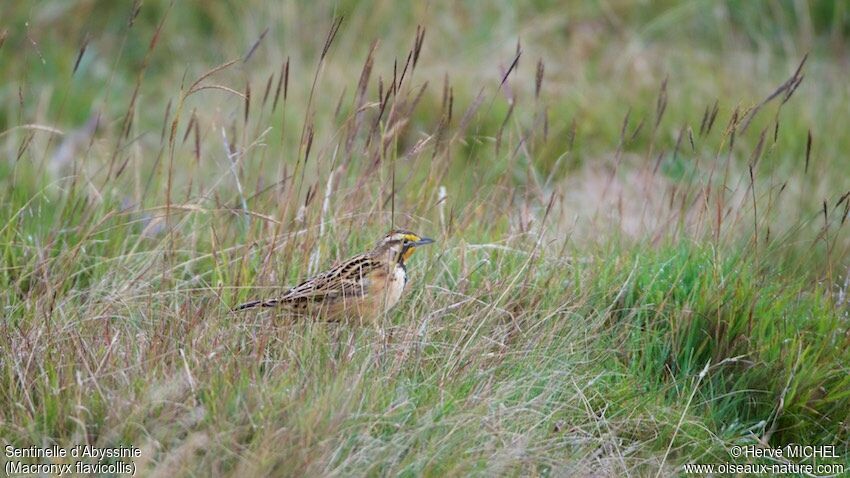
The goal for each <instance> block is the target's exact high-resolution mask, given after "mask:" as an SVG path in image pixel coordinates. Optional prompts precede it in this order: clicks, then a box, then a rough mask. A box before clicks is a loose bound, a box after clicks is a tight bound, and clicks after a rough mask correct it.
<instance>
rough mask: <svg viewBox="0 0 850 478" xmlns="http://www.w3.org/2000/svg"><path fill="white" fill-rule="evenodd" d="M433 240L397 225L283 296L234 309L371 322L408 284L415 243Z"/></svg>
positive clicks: (390, 305)
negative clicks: (279, 310) (265, 309)
mask: <svg viewBox="0 0 850 478" xmlns="http://www.w3.org/2000/svg"><path fill="white" fill-rule="evenodd" d="M432 242H434V240H433V239H429V238H427V237H422V236H419V235H418V234H414V233H412V232H410V231H405V230H403V229H395V230H393V231H390V233H389V234H387V235H386V236H384V238H383V239H381V240H380V241H379V242H378V244H377V245H376V246H375V247H374V248H373V249H372V250H371V251H369V252H366V253H363V254H358V255H356V256H354V257H351V258H349V259H348V260H345V261H343V262H342V263H340V264H338V265H337V266H335V267H333V268H331V269H330V270H327V271H325V272H322V273H320V274H317V275H316V276H314V277H311V278H309V279H307V280H305V281H304V282H302V283H300V284H298V285H297V286H295V287H293V288H291V289H289V290H288V291H286V293H284V294H283V295H282V296H280V297H278V298H275V299H269V300H254V301H251V302H246V303H244V304H241V305H238V306H236V307H235V308H234V309H233V310H234V311H240V310H246V309H253V308H255V307H281V308H283V309H285V310H287V311H290V312H292V313H294V314H296V315H300V316H310V317H318V318H322V319H325V320H332V321H333V320H346V319H348V320H355V321H356V320H359V321H360V322H374V321H375V320H377V318H379V317H380V316H381V315H382V314H383V313H384V312H386V311H388V310H389V309H390V308H392V307H393V306H394V305H395V304H396V303H398V301H399V299H400V298H401V293H402V291H404V286H405V285H406V284H407V267H406V263H407V260H408V259H410V256H411V255H413V252H414V251H415V250H416V248H417V247H420V246H424V245H426V244H431V243H432Z"/></svg>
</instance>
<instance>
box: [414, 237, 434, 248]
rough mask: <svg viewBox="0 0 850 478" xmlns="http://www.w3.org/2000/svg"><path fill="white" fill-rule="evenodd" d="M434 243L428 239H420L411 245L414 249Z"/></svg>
mask: <svg viewBox="0 0 850 478" xmlns="http://www.w3.org/2000/svg"><path fill="white" fill-rule="evenodd" d="M433 242H434V240H433V239H431V238H430V237H420V238H419V240H418V241H416V242H414V243H413V245H414V246H416V247H419V246H425V245H428V244H432V243H433Z"/></svg>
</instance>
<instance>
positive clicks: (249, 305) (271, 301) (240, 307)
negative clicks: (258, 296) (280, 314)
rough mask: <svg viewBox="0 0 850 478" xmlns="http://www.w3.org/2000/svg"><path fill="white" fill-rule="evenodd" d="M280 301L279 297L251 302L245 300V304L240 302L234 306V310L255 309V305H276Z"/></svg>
mask: <svg viewBox="0 0 850 478" xmlns="http://www.w3.org/2000/svg"><path fill="white" fill-rule="evenodd" d="M279 303H280V300H278V299H269V300H252V301H251V302H245V303H244V304H239V305H237V306H236V307H234V308H233V309H231V310H233V311H234V312H239V311H242V310H246V309H253V308H254V307H274V306H276V305H278V304H279Z"/></svg>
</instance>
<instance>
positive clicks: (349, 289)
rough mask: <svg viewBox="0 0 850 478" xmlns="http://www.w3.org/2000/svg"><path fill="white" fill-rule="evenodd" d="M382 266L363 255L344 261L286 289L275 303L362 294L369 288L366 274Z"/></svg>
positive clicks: (324, 300)
mask: <svg viewBox="0 0 850 478" xmlns="http://www.w3.org/2000/svg"><path fill="white" fill-rule="evenodd" d="M381 267H383V264H382V263H381V262H379V261H375V260H373V259H370V258H369V257H365V256H364V257H359V258H355V259H352V260H349V261H346V262H344V263H342V264H339V265H338V266H336V267H334V268H332V269H330V270H328V271H327V272H324V273H322V274H319V275H317V276H315V277H312V278H310V279H307V280H306V281H304V282H302V283H301V284H298V285H297V286H295V287H293V288H291V289H289V290H288V291H287V292H286V293H285V294H284V295H283V296H282V297H280V298H279V299H278V303H280V304H282V305H287V304H288V305H301V304H303V305H304V306H307V305H309V304H319V303H331V302H335V301H337V300H341V299H344V298H354V297H362V296H363V295H365V294H366V293H367V292H368V282H369V279H368V276H369V274H370V273H371V272H373V271H375V270H378V269H380V268H381Z"/></svg>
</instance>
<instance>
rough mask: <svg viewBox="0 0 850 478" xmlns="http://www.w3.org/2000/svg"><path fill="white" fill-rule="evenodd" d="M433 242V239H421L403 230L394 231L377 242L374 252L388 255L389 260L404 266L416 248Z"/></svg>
mask: <svg viewBox="0 0 850 478" xmlns="http://www.w3.org/2000/svg"><path fill="white" fill-rule="evenodd" d="M433 242H434V240H433V239H430V238H427V237H422V236H420V235H419V234H415V233H412V232H410V231H405V230H404V229H394V230H392V231H390V232H389V234H387V235H386V236H384V238H383V239H381V241H380V242H378V246H377V248H376V250H377V251H378V252H379V253H386V254H389V256H390V260H392V261H395V262H398V263H399V264H401V265H404V263H405V261H407V260H408V259H409V258H410V256H411V255H413V252H414V251H415V250H416V248H417V247H419V246H424V245H427V244H431V243H433Z"/></svg>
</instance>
